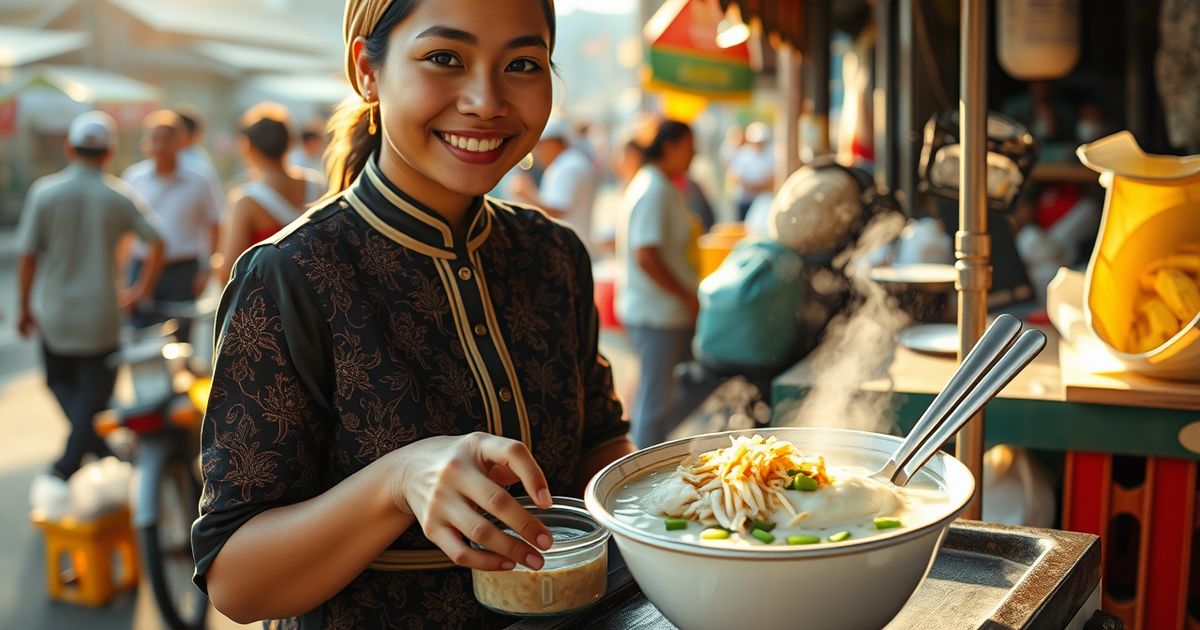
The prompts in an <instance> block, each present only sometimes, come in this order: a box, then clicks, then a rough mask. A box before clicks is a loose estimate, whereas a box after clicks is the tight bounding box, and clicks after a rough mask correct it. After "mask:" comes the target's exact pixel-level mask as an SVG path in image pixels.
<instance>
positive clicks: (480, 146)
mask: <svg viewBox="0 0 1200 630" xmlns="http://www.w3.org/2000/svg"><path fill="white" fill-rule="evenodd" d="M438 135H439V136H441V138H442V140H445V141H446V143H447V144H449V145H451V146H454V147H457V148H459V149H462V150H463V151H471V152H473V153H487V152H488V151H495V150H496V149H497V148H499V147H500V145H501V144H504V139H503V138H482V139H480V138H466V137H463V136H456V135H454V134H452V133H439V134H438Z"/></svg>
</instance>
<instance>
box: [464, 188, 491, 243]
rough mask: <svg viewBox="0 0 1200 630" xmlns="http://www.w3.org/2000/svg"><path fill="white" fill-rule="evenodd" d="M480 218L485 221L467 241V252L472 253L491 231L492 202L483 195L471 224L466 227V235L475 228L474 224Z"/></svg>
mask: <svg viewBox="0 0 1200 630" xmlns="http://www.w3.org/2000/svg"><path fill="white" fill-rule="evenodd" d="M480 219H483V221H484V222H485V223H484V225H483V229H482V231H481V232H480V233H479V235H478V236H476V237H475V238H472V239H471V240H469V241H467V252H469V253H473V252H474V251H475V250H477V249H479V247H480V246H482V245H483V244H484V242H486V241H487V237H488V235H490V234H491V233H492V204H491V202H490V201H488V198H487V197H484V198H483V201H482V202H480V207H479V212H478V213H476V214H475V218H474V219H473V220H472V221H471V226H470V227H468V228H467V234H468V235H469V234H470V233H471V232H472V231H473V230H474V229H475V224H476V223H478V222H479V220H480Z"/></svg>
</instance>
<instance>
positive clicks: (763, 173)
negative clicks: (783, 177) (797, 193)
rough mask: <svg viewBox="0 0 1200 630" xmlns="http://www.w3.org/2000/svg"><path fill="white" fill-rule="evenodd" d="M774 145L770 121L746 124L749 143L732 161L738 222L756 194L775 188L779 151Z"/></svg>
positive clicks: (732, 179) (730, 169)
mask: <svg viewBox="0 0 1200 630" xmlns="http://www.w3.org/2000/svg"><path fill="white" fill-rule="evenodd" d="M770 144H771V128H770V127H768V126H767V123H764V122H762V121H755V122H752V123H750V124H749V125H747V126H746V143H745V144H743V145H742V146H741V147H739V148H738V149H737V150H736V151H734V153H733V159H731V160H730V162H729V179H730V181H731V182H732V183H733V185H734V193H733V202H734V204H735V206H736V208H737V220H738V221H742V220H744V219H745V218H746V213H748V212H749V211H750V206H751V204H753V203H754V198H755V197H757V196H759V195H761V194H764V193H767V194H769V193H770V192H771V191H772V189H773V188H774V187H775V153H774V151H773V150H772V149H771V146H770Z"/></svg>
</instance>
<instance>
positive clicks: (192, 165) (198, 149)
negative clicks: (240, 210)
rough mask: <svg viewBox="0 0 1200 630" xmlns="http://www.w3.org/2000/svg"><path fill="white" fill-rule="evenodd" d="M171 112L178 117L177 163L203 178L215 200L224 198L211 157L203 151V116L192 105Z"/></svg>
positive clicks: (222, 188)
mask: <svg viewBox="0 0 1200 630" xmlns="http://www.w3.org/2000/svg"><path fill="white" fill-rule="evenodd" d="M172 111H174V112H175V115H177V116H179V122H180V123H181V125H180V127H179V163H180V164H182V165H183V166H184V167H185V168H189V169H191V170H193V171H196V172H197V173H200V174H201V175H203V176H204V179H205V180H206V181H208V185H209V186H211V187H212V189H213V194H214V195H215V196H216V198H217V199H221V198H222V197H224V196H225V188H224V187H223V186H222V185H221V177H220V175H218V174H217V169H216V167H215V166H213V161H212V157H211V156H210V155H209V154H208V151H205V150H204V115H203V114H202V113H200V109H199V108H197V107H195V106H193V105H179V106H176V107H175V109H173V110H172Z"/></svg>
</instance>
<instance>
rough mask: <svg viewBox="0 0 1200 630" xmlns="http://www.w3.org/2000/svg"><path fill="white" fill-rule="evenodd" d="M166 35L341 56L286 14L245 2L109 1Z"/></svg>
mask: <svg viewBox="0 0 1200 630" xmlns="http://www.w3.org/2000/svg"><path fill="white" fill-rule="evenodd" d="M109 1H110V2H112V3H113V4H114V5H116V6H118V7H120V8H121V9H122V10H124V11H126V12H127V13H129V14H130V15H131V16H133V17H134V18H136V19H137V20H139V21H141V22H143V23H145V24H146V25H147V26H149V27H151V28H153V29H154V30H157V31H161V32H163V33H176V34H180V35H190V36H193V37H202V38H208V39H218V40H226V41H240V42H246V43H249V44H253V45H257V46H275V47H279V48H281V49H289V50H298V51H306V50H307V51H311V52H312V53H314V54H322V55H323V54H331V53H333V54H334V55H335V57H334V58H336V54H340V46H339V47H338V50H336V51H335V50H331V49H330V47H329V45H328V44H327V42H328V40H327V39H326V38H322V37H319V36H317V35H316V34H315V33H313V32H312V31H311V30H310V29H308V28H307V27H306V26H304V25H303V24H301V23H299V22H298V21H296V19H295V18H293V17H292V16H290V15H289V14H288V13H287V12H286V11H278V10H272V9H270V8H269V7H268V6H265V5H262V4H259V3H255V2H245V1H244V0H205V1H204V2H194V1H192V0H109Z"/></svg>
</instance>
